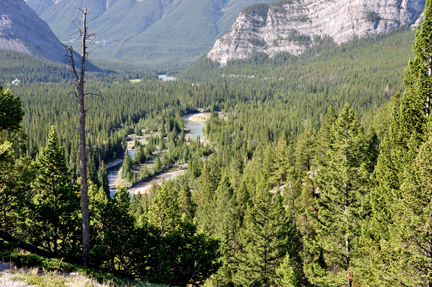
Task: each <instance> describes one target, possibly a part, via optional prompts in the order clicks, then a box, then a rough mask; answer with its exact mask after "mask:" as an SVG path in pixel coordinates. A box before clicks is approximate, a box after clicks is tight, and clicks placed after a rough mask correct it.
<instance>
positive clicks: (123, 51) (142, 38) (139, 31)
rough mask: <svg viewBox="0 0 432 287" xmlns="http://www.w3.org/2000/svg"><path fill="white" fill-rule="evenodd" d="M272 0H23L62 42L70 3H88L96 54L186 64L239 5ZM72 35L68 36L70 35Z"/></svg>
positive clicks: (68, 31)
mask: <svg viewBox="0 0 432 287" xmlns="http://www.w3.org/2000/svg"><path fill="white" fill-rule="evenodd" d="M271 1H272V0H261V1H260V0H200V1H197V0H140V1H137V0H60V1H59V0H56V1H54V0H27V4H28V5H29V6H30V7H32V8H33V9H34V10H35V11H36V12H37V13H38V14H39V16H40V17H41V18H42V19H43V20H45V21H46V22H47V23H48V25H50V27H51V28H52V30H53V32H54V33H55V34H56V35H57V37H59V39H60V40H61V41H63V42H68V41H71V42H70V43H72V41H73V40H74V35H73V32H75V31H76V28H75V26H74V24H73V23H72V21H73V20H74V19H76V18H77V17H78V13H77V10H76V7H86V8H89V7H90V6H93V8H92V11H93V14H92V15H90V16H89V25H90V30H91V31H93V32H95V33H96V41H97V42H98V43H99V44H96V45H95V46H94V47H92V48H91V51H92V56H93V57H95V58H97V59H102V60H107V59H116V60H121V61H125V62H135V63H142V64H150V65H159V66H160V65H165V66H169V67H176V66H178V67H186V66H187V65H189V64H190V63H192V62H193V61H195V60H196V59H198V58H199V57H200V56H202V55H205V54H206V53H207V52H208V51H209V50H210V49H211V47H212V46H213V44H214V41H215V40H216V39H217V37H218V36H220V35H221V34H223V33H224V32H225V31H226V30H227V29H228V28H229V27H230V26H231V24H232V22H233V21H234V19H235V18H236V17H237V15H238V13H239V12H240V11H241V9H243V8H244V7H246V6H248V5H250V4H253V3H256V2H271ZM71 35H72V36H71ZM101 43H102V44H101Z"/></svg>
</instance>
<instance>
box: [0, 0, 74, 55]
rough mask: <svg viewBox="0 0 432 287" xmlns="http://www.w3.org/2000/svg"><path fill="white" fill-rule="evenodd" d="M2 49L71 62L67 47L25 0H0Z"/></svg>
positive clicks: (0, 47)
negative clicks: (67, 56)
mask: <svg viewBox="0 0 432 287" xmlns="http://www.w3.org/2000/svg"><path fill="white" fill-rule="evenodd" d="M0 49H8V50H15V51H19V52H23V53H26V54H30V55H38V56H40V57H42V58H45V59H48V60H52V61H56V62H66V61H67V58H65V56H64V55H65V53H66V49H65V46H64V45H63V44H62V43H61V42H60V41H59V40H58V39H57V37H56V36H55V35H54V34H53V32H52V31H51V29H50V28H49V26H48V25H47V24H46V23H45V22H44V21H43V20H42V19H40V18H39V16H38V15H37V14H36V12H34V11H33V10H32V9H31V8H30V7H29V6H28V5H27V4H26V3H25V2H24V0H1V1H0Z"/></svg>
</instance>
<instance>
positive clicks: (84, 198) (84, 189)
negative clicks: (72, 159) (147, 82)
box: [66, 8, 94, 266]
mask: <svg viewBox="0 0 432 287" xmlns="http://www.w3.org/2000/svg"><path fill="white" fill-rule="evenodd" d="M78 9H79V10H80V11H81V13H82V16H83V17H82V19H79V20H82V24H83V25H82V28H78V29H79V32H80V39H81V41H82V43H81V48H82V49H81V67H80V68H81V69H80V71H79V73H78V72H77V70H76V67H75V61H74V54H73V48H72V47H71V46H67V52H68V54H67V55H66V56H67V57H69V58H70V61H71V65H72V72H73V74H74V76H75V87H76V89H77V91H76V92H73V93H74V94H75V96H76V98H77V100H78V106H79V115H80V117H79V134H80V176H81V212H82V261H83V265H84V266H88V265H89V263H90V217H89V211H88V183H87V157H86V133H87V131H86V121H85V118H86V112H87V111H86V109H85V106H84V97H85V96H86V95H88V94H91V93H86V92H85V90H84V84H85V80H84V75H85V64H86V57H87V56H88V52H87V46H86V41H87V40H88V39H90V38H92V37H93V36H94V34H90V33H88V31H87V29H88V25H87V15H88V14H89V12H90V10H91V8H90V9H81V8H78Z"/></svg>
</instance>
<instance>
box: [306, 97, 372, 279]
mask: <svg viewBox="0 0 432 287" xmlns="http://www.w3.org/2000/svg"><path fill="white" fill-rule="evenodd" d="M331 140H332V142H331V144H330V145H329V147H328V151H327V153H326V157H327V161H326V162H324V163H323V164H322V166H320V167H319V169H318V175H317V178H316V185H317V187H318V189H319V200H316V205H317V207H318V212H317V213H315V212H310V214H309V220H310V221H312V223H313V225H314V228H315V231H316V235H315V236H311V237H309V238H307V240H306V242H307V244H308V248H309V250H310V252H311V253H312V254H315V260H314V261H312V262H310V263H308V266H307V270H308V272H307V273H308V274H307V275H308V276H309V279H310V280H311V282H312V283H313V284H317V285H324V286H335V285H344V284H345V283H346V282H347V286H352V285H351V284H350V283H349V282H350V281H351V280H352V278H351V276H352V275H350V274H353V267H352V264H355V261H356V257H357V256H361V252H359V250H356V244H357V242H356V241H358V239H359V237H360V230H361V226H362V224H363V220H364V218H365V216H366V215H367V213H368V205H367V202H368V177H369V174H368V172H367V170H366V164H367V162H365V158H364V157H363V156H362V155H363V154H364V153H365V151H364V148H365V137H364V134H363V130H362V128H361V126H360V122H359V119H358V118H357V116H356V115H355V114H354V111H353V110H352V109H351V108H350V107H349V105H348V104H346V105H345V107H344V108H343V110H342V111H341V112H340V114H339V117H338V119H337V120H336V121H335V123H334V124H333V126H332V130H331ZM320 253H321V254H322V256H323V259H324V266H328V267H327V268H328V269H327V270H326V268H325V267H324V266H322V265H321V264H320V262H319V260H320V257H319V254H320Z"/></svg>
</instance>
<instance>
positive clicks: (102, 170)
mask: <svg viewBox="0 0 432 287" xmlns="http://www.w3.org/2000/svg"><path fill="white" fill-rule="evenodd" d="M97 177H98V181H99V184H100V186H101V187H102V189H103V191H104V192H105V194H106V195H107V197H108V198H109V197H110V189H109V183H108V172H107V170H106V166H105V162H104V161H102V162H101V164H100V167H99V170H98V176H97Z"/></svg>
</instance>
